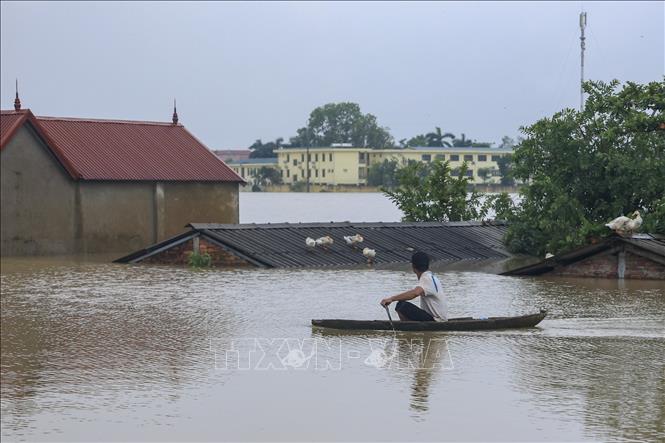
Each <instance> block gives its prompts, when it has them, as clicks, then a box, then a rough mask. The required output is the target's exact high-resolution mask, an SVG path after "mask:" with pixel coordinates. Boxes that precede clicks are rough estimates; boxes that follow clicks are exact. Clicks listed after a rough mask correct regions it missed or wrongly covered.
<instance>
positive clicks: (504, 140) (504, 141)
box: [499, 135, 515, 149]
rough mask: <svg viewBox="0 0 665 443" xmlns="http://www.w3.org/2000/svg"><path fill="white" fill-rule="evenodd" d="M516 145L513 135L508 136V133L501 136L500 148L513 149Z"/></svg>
mask: <svg viewBox="0 0 665 443" xmlns="http://www.w3.org/2000/svg"><path fill="white" fill-rule="evenodd" d="M514 146H515V140H513V139H512V138H511V137H508V136H507V135H504V136H503V137H501V144H500V145H499V149H512V148H513V147H514Z"/></svg>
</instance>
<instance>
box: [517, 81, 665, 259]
mask: <svg viewBox="0 0 665 443" xmlns="http://www.w3.org/2000/svg"><path fill="white" fill-rule="evenodd" d="M583 87H584V91H585V92H586V93H587V94H588V98H587V100H586V105H585V108H584V110H583V111H582V112H579V111H576V110H573V109H564V110H562V111H560V112H557V113H556V114H554V115H553V116H552V117H551V118H544V119H542V120H539V121H537V122H536V123H534V124H533V125H531V126H529V127H526V128H522V132H523V133H524V134H525V136H526V138H525V139H524V140H523V141H522V142H521V143H520V145H519V146H518V147H517V149H516V151H515V155H514V156H513V160H514V162H513V175H514V176H515V178H517V179H521V180H523V181H524V182H525V183H526V186H525V187H523V188H522V196H523V200H522V203H521V205H520V207H519V208H518V209H517V210H516V212H515V214H514V215H513V216H512V217H511V225H510V227H509V229H508V234H507V237H506V242H507V244H508V246H509V247H510V249H511V250H512V251H515V252H527V253H530V254H534V255H538V256H542V255H544V254H545V253H546V252H551V253H554V254H556V253H558V252H561V251H564V250H567V249H569V248H572V247H576V246H579V245H583V244H585V243H586V242H588V241H589V239H590V238H593V237H597V236H602V235H607V234H609V231H608V230H607V228H606V227H605V226H604V224H605V223H607V222H608V221H609V220H611V219H613V218H615V217H617V216H619V215H624V214H628V213H630V212H632V211H634V210H640V211H641V212H642V214H643V218H644V227H645V229H653V230H654V231H652V232H663V229H664V228H665V220H663V218H664V217H665V208H664V207H663V206H664V205H665V204H664V203H663V196H664V195H665V131H664V130H662V129H659V125H660V124H661V123H662V122H663V119H664V118H665V116H664V115H663V111H664V110H665V81H661V82H651V83H648V84H637V83H632V82H628V83H626V84H625V85H623V87H622V88H621V89H619V82H618V81H616V80H614V81H612V82H610V83H604V82H585V83H584V85H583Z"/></svg>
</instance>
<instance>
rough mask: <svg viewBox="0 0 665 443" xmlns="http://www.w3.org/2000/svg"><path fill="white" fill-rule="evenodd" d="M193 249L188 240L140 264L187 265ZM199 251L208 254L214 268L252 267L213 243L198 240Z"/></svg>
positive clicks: (201, 239) (202, 239)
mask: <svg viewBox="0 0 665 443" xmlns="http://www.w3.org/2000/svg"><path fill="white" fill-rule="evenodd" d="M193 248H194V242H193V241H192V240H188V241H186V242H184V243H180V244H179V245H176V246H173V247H172V248H169V249H167V250H165V251H162V252H160V253H159V254H155V255H153V256H151V257H148V258H146V259H145V260H143V261H142V263H152V264H166V265H187V264H188V259H189V254H190V253H191V252H192V250H193ZM199 251H200V252H201V254H205V253H208V254H210V257H211V258H212V265H213V266H215V267H233V268H236V267H243V266H252V265H251V264H250V263H248V262H246V261H245V260H243V259H241V258H239V257H236V256H235V255H233V254H231V253H230V252H228V251H226V250H224V249H222V248H220V247H219V246H217V245H216V244H214V243H211V242H209V241H206V240H205V239H204V238H199Z"/></svg>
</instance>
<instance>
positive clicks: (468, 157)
mask: <svg viewBox="0 0 665 443" xmlns="http://www.w3.org/2000/svg"><path fill="white" fill-rule="evenodd" d="M464 161H465V162H472V161H473V155H471V154H466V155H464Z"/></svg>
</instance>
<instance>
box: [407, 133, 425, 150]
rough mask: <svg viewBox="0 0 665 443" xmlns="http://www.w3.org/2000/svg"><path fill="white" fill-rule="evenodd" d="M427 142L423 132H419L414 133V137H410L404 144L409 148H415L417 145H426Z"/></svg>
mask: <svg viewBox="0 0 665 443" xmlns="http://www.w3.org/2000/svg"><path fill="white" fill-rule="evenodd" d="M427 143H428V141H427V136H426V135H425V134H420V135H416V136H415V137H411V138H410V139H409V141H408V142H407V143H406V146H407V147H409V148H415V147H418V146H427Z"/></svg>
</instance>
